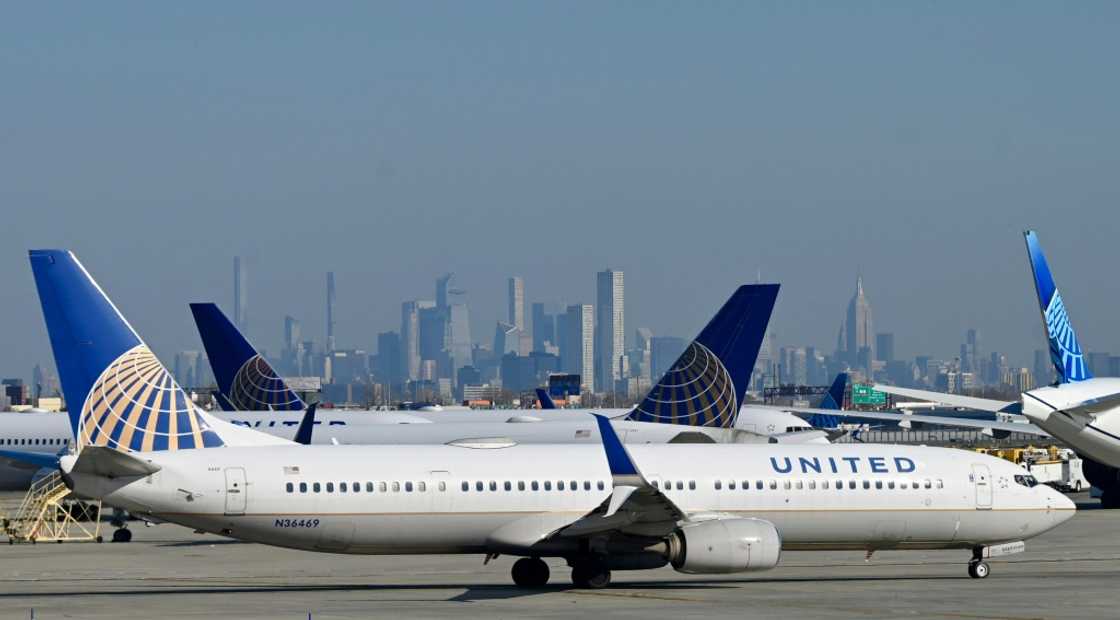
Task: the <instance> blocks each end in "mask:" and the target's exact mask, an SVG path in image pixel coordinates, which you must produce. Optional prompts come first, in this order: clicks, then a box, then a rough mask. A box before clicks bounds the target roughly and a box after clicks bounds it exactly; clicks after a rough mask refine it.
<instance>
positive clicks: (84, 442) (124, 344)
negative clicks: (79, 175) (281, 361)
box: [30, 250, 224, 452]
mask: <svg viewBox="0 0 1120 620" xmlns="http://www.w3.org/2000/svg"><path fill="white" fill-rule="evenodd" d="M30 260H31V269H32V271H33V272H34V275H35V285H36V287H37V289H38V291H39V301H40V303H41V305H42V307H43V317H44V319H45V320H46V324H47V331H48V332H49V335H50V341H51V349H52V350H53V352H54V357H55V363H56V365H57V366H58V374H59V379H60V380H61V381H62V390H63V394H64V395H65V397H66V403H67V407H68V408H69V415H70V423H71V426H72V428H73V430H74V435H75V437H76V440H77V446H78V449H79V450H80V449H82V448H84V447H88V446H106V447H109V448H114V449H117V450H122V451H133V452H147V451H152V450H182V449H188V448H210V447H217V446H222V445H224V441H223V440H222V438H221V437H219V436H218V433H217V431H215V430H214V429H213V428H212V426H211V424H210V423H209V421H208V417H207V416H206V414H205V412H203V411H202V410H201V409H200V408H199V407H198V406H197V405H195V403H194V402H193V401H191V399H190V398H189V397H188V396H187V394H186V393H185V392H184V391H183V390H182V389H181V388H180V387H179V385H178V384H177V383H176V382H175V379H174V378H172V376H171V374H170V373H169V372H167V369H166V368H164V366H163V364H161V363H160V362H159V360H158V359H156V356H155V355H154V354H153V353H152V352H151V350H149V349H148V346H147V345H146V344H144V341H143V340H141V339H140V336H139V335H137V333H136V332H135V330H133V329H132V326H131V325H129V323H128V321H126V320H125V318H124V316H123V315H122V314H121V313H120V311H118V310H117V308H116V306H114V305H113V302H112V301H110V300H109V298H108V296H106V295H105V293H104V291H102V290H101V287H100V286H98V284H97V282H95V281H94V279H93V278H92V277H91V276H90V275H89V273H88V272H87V271H86V269H85V267H83V266H82V264H81V263H80V262H78V259H77V258H76V257H75V256H74V254H73V253H71V252H68V251H65V250H32V251H31V252H30Z"/></svg>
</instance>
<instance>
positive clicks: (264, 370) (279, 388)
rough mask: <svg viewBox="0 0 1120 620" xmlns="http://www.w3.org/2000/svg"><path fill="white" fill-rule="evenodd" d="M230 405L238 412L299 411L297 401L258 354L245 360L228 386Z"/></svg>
mask: <svg viewBox="0 0 1120 620" xmlns="http://www.w3.org/2000/svg"><path fill="white" fill-rule="evenodd" d="M229 400H230V403H232V404H233V406H234V407H235V408H237V409H238V410H239V411H261V410H270V409H276V410H283V411H298V410H300V409H303V401H301V400H300V399H299V397H298V396H296V395H295V394H294V393H293V392H292V391H291V390H289V389H288V386H287V384H285V383H284V380H283V379H281V378H280V377H279V376H278V375H277V374H276V371H275V370H273V369H272V366H269V364H268V362H266V361H265V360H264V358H262V357H261V356H260V355H254V356H253V357H251V358H249V360H248V361H246V362H245V363H244V364H242V366H241V368H240V369H238V371H237V374H236V375H235V376H234V377H233V384H232V385H231V386H230V394H229Z"/></svg>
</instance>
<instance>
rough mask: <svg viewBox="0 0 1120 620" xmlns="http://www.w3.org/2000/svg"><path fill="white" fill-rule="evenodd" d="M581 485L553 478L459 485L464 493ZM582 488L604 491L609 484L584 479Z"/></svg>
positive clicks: (576, 488)
mask: <svg viewBox="0 0 1120 620" xmlns="http://www.w3.org/2000/svg"><path fill="white" fill-rule="evenodd" d="M580 487H581V485H580V481H578V480H557V481H556V482H555V483H553V481H552V480H544V481H540V480H517V481H510V480H505V481H502V482H498V481H497V480H490V481H489V482H485V481H482V480H476V481H475V482H474V484H473V485H472V484H471V482H470V481H468V480H464V481H463V482H462V484H461V485H460V486H459V488H460V489H461V490H462V491H463V492H464V493H467V492H470V490H471V489H472V488H473V489H474V490H475V491H476V492H482V491H498V490H499V489H500V490H502V491H513V490H514V488H516V489H517V490H518V491H542V490H543V491H552V490H553V489H555V490H557V491H579V490H580ZM582 488H583V490H584V491H590V490H591V489H592V488H594V489H597V490H599V491H604V490H606V488H607V485H606V483H605V482H603V481H602V480H599V481H597V482H591V481H590V480H584V481H583V484H582Z"/></svg>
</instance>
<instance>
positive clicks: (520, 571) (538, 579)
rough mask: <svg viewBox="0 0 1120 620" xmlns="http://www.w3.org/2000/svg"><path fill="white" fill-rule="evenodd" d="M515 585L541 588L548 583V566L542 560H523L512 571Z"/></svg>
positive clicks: (515, 564) (517, 562) (516, 563)
mask: <svg viewBox="0 0 1120 620" xmlns="http://www.w3.org/2000/svg"><path fill="white" fill-rule="evenodd" d="M510 572H511V573H512V575H513V583H515V584H517V585H518V586H521V587H522V588H539V587H541V586H543V585H545V584H546V583H548V576H549V573H548V564H545V563H544V560H542V559H540V558H521V559H520V560H518V561H516V562H514V563H513V569H512V570H511V571H510Z"/></svg>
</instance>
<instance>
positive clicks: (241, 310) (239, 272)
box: [233, 256, 249, 333]
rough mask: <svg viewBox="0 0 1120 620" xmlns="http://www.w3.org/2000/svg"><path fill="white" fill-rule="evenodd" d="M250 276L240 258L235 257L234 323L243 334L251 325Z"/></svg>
mask: <svg viewBox="0 0 1120 620" xmlns="http://www.w3.org/2000/svg"><path fill="white" fill-rule="evenodd" d="M248 307H249V274H248V273H247V270H246V265H245V263H244V262H242V260H241V257H240V256H234V257H233V322H234V324H235V325H237V329H239V330H241V333H245V329H246V328H247V327H248V325H249V321H248V314H247V311H248Z"/></svg>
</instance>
